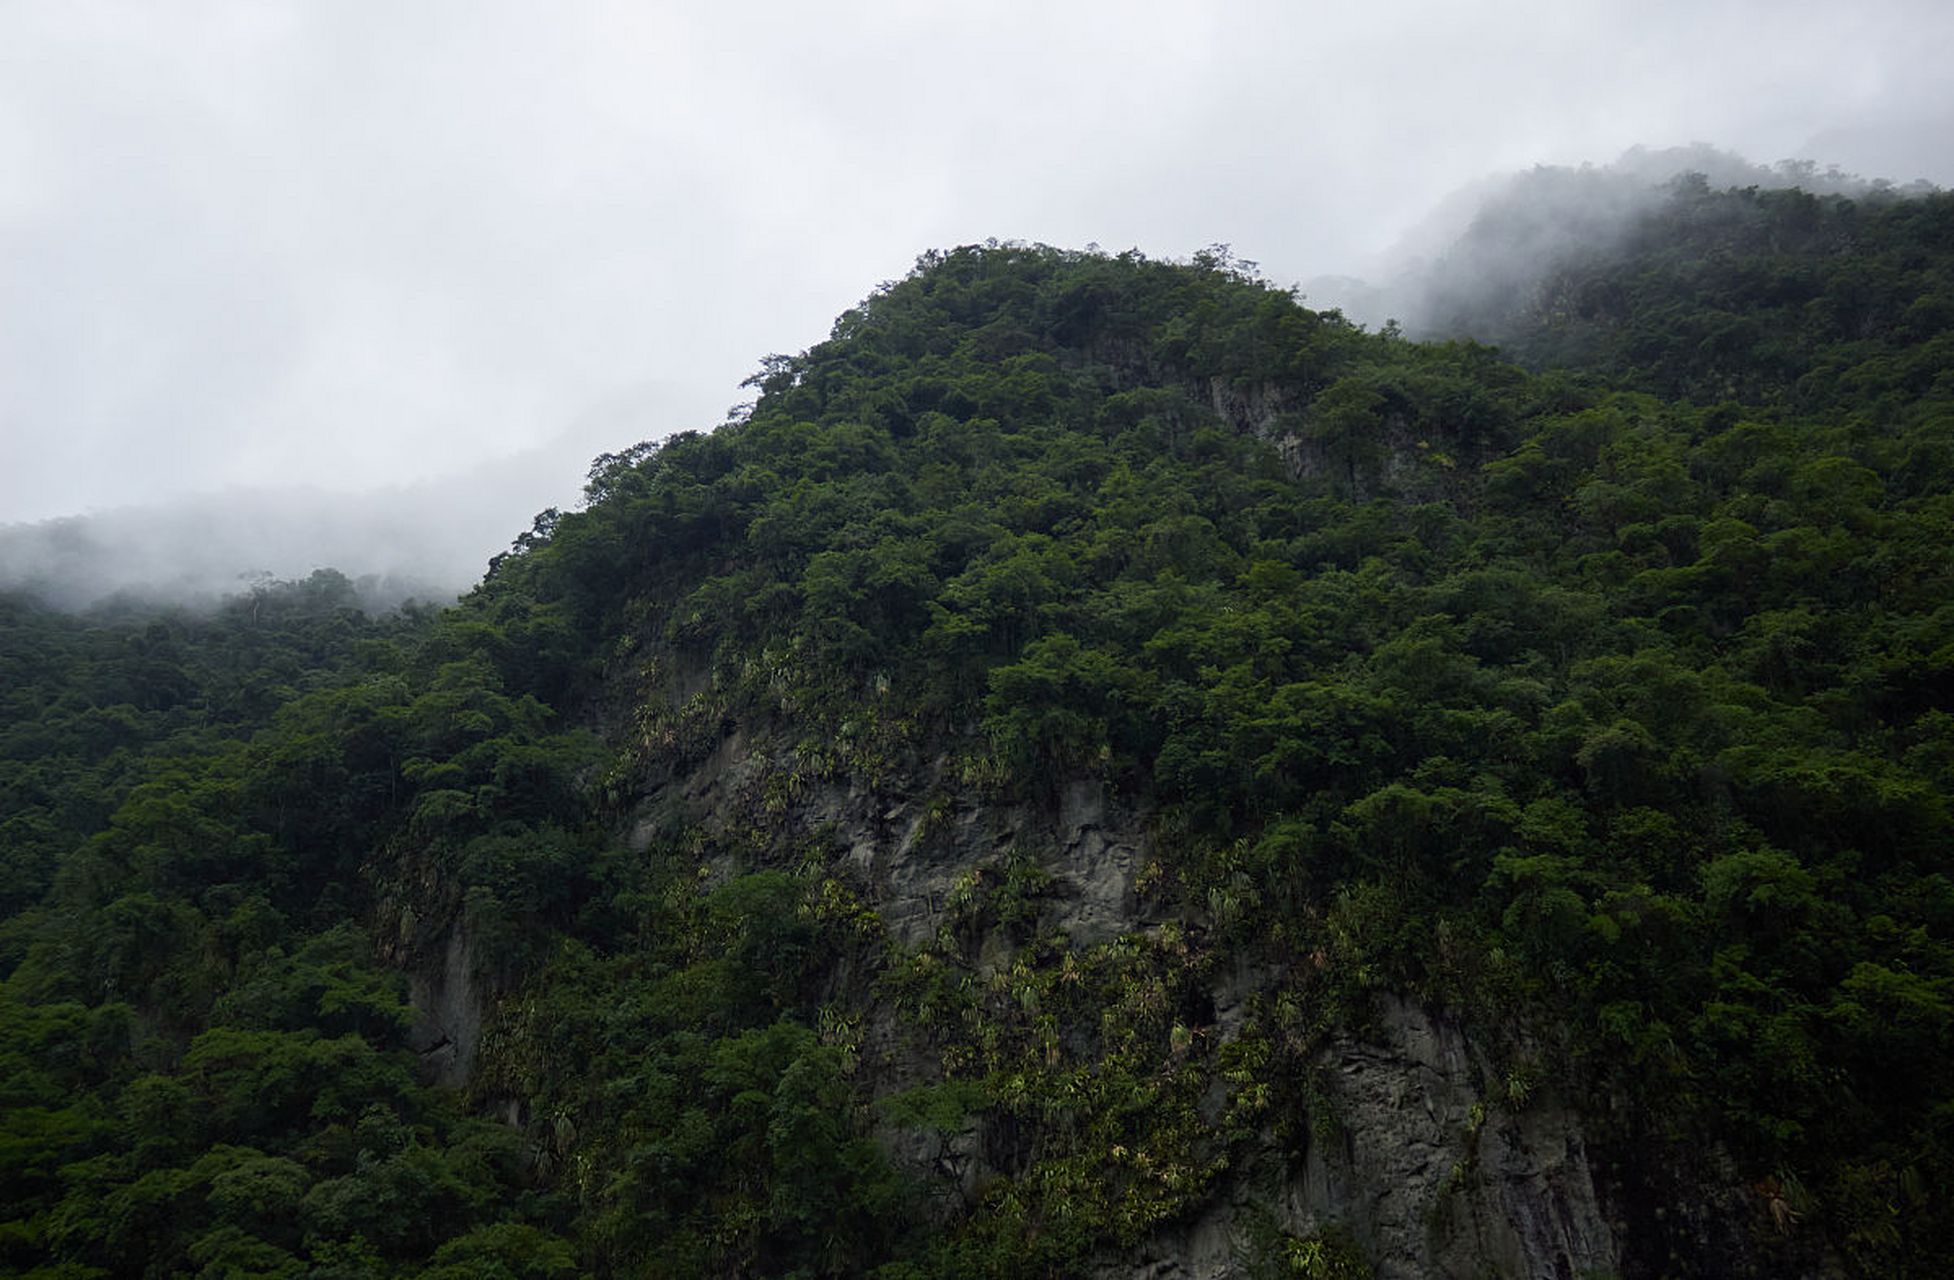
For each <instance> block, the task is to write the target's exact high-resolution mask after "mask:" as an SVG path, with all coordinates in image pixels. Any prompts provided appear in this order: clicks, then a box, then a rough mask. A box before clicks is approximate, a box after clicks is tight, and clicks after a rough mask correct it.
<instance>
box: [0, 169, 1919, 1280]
mask: <svg viewBox="0 0 1954 1280" xmlns="http://www.w3.org/2000/svg"><path fill="white" fill-rule="evenodd" d="M1951 269H1954V198H1949V197H1946V196H1940V195H1932V196H1925V197H1920V198H1915V199H1909V200H1906V201H1899V200H1890V201H1887V202H1884V203H1881V202H1871V203H1868V202H1863V201H1862V202H1859V203H1853V202H1850V201H1846V200H1844V199H1842V198H1838V197H1824V198H1818V197H1808V196H1804V195H1800V194H1797V193H1790V192H1765V191H1721V192H1718V191H1711V190H1709V189H1708V188H1707V187H1688V186H1685V187H1683V188H1681V189H1679V190H1678V191H1677V192H1676V193H1675V195H1674V198H1673V200H1672V202H1670V203H1668V204H1665V205H1663V206H1662V207H1661V209H1660V211H1659V213H1658V214H1657V215H1655V216H1654V218H1653V220H1652V221H1650V222H1649V223H1648V224H1647V226H1646V228H1645V229H1643V230H1641V231H1639V232H1638V233H1637V236H1636V238H1634V239H1633V240H1632V241H1630V242H1627V247H1625V248H1622V249H1620V250H1619V251H1613V252H1611V253H1610V254H1608V255H1606V256H1597V257H1594V258H1592V259H1587V260H1582V261H1579V262H1576V263H1573V264H1571V265H1569V266H1567V267H1566V269H1565V270H1564V271H1563V272H1562V273H1561V274H1560V275H1557V276H1556V277H1555V278H1554V279H1555V283H1554V285H1553V287H1552V288H1551V289H1549V290H1547V291H1546V292H1545V293H1542V294H1539V295H1535V296H1532V297H1523V298H1511V299H1507V300H1505V301H1496V302H1494V303H1491V304H1488V305H1489V307H1490V310H1488V311H1486V312H1485V313H1484V315H1485V316H1487V317H1490V318H1489V319H1487V320H1486V330H1485V331H1486V333H1488V334H1489V335H1491V336H1496V337H1498V338H1500V339H1501V340H1502V341H1504V342H1506V343H1508V344H1509V346H1510V349H1511V352H1512V353H1513V354H1514V355H1516V356H1518V357H1519V358H1520V359H1521V361H1522V363H1513V362H1510V361H1509V360H1508V359H1507V358H1506V356H1505V355H1504V354H1503V353H1502V351H1501V350H1498V349H1495V348H1493V347H1490V346H1486V345H1480V344H1477V343H1475V342H1472V341H1468V340H1459V341H1452V342H1445V343H1431V344H1426V343H1414V342H1410V341H1407V340H1405V339H1403V338H1402V337H1399V336H1397V335H1396V334H1395V333H1392V332H1385V333H1378V334H1373V333H1367V332H1364V331H1363V330H1361V329H1359V328H1357V327H1355V326H1353V325H1351V324H1349V323H1347V322H1345V321H1344V320H1343V319H1342V318H1341V317H1339V316H1338V315H1337V314H1336V313H1334V312H1332V313H1325V314H1319V313H1315V312H1312V311H1309V310H1306V309H1305V308H1304V307H1303V306H1301V305H1299V304H1298V303H1297V301H1296V300H1295V299H1294V298H1293V297H1292V295H1291V294H1290V293H1288V292H1286V291H1284V290H1282V289H1278V288H1274V287H1272V286H1270V285H1268V284H1267V283H1265V282H1263V281H1261V280H1259V279H1258V278H1256V277H1255V275H1254V274H1253V272H1252V271H1250V270H1249V269H1247V268H1245V267H1243V266H1242V265H1240V264H1238V263H1236V262H1234V261H1233V260H1232V259H1230V258H1229V257H1228V256H1227V255H1226V254H1225V253H1222V252H1219V251H1217V252H1213V253H1209V254H1204V255H1200V256H1198V257H1197V258H1196V259H1195V260H1194V261H1193V262H1191V263H1186V264H1175V263H1166V262H1156V261H1149V260H1146V259H1144V258H1142V257H1140V256H1138V255H1136V254H1124V255H1120V256H1117V257H1110V256H1104V255H1100V254H1097V253H1073V252H1065V251H1061V250H1055V249H1048V248H1042V247H1025V246H1019V245H991V246H987V247H972V248H964V249H958V250H955V251H953V252H949V253H944V254H932V255H929V256H927V257H925V258H924V259H923V260H922V261H921V262H919V263H918V265H917V268H916V270H915V271H914V272H913V273H912V274H911V275H910V276H908V277H907V278H905V279H903V280H901V281H899V282H896V283H893V284H890V285H887V286H884V287H883V288H882V289H880V290H878V291H877V292H876V293H875V294H874V295H873V296H871V297H870V298H869V299H868V300H867V301H866V302H864V303H863V304H862V305H861V306H860V307H858V308H857V309H855V310H853V311H850V312H848V313H847V314H846V315H844V316H843V317H841V319H840V320H839V321H838V322H837V324H836V326H835V330H834V334H833V336H832V338H831V339H830V340H829V341H827V342H825V343H822V344H820V345H819V346H817V347H815V348H813V349H812V350H810V351H808V352H806V353H804V354H801V355H798V356H794V357H770V358H769V359H768V360H767V361H766V362H765V364H764V366H763V368H762V370H761V372H760V373H759V374H758V375H756V378H755V380H754V386H755V388H756V390H757V400H756V402H755V403H754V405H753V406H752V408H751V410H750V412H749V413H748V414H747V416H745V417H744V418H743V419H742V420H738V421H734V422H729V423H727V424H726V425H724V426H721V427H720V428H718V429H717V430H714V431H711V432H708V433H688V434H682V435H678V436H674V437H672V438H670V439H668V440H666V441H664V442H663V443H661V444H657V445H640V446H637V447H634V448H630V449H626V450H624V451H622V452H620V453H618V454H614V455H606V456H605V457H603V458H600V459H599V460H598V462H597V464H596V466H595V467H594V468H593V470H592V473H591V479H590V485H589V489H588V501H587V504H586V505H585V507H584V508H583V509H581V510H578V511H574V512H566V513H558V512H554V511H551V512H546V513H544V515H543V516H541V517H539V518H538V519H537V521H536V524H535V527H534V528H533V529H532V530H531V531H530V532H528V533H526V534H524V535H523V536H522V537H521V538H519V539H517V541H516V544H515V545H514V546H513V547H512V549H511V551H510V552H509V553H508V554H507V555H505V556H502V557H499V558H498V559H497V560H496V561H495V562H494V563H493V565H492V566H491V567H490V569H489V572H488V575H487V577H486V578H485V579H484V581H483V582H482V583H481V585H480V586H479V587H478V588H477V589H476V590H475V591H474V592H473V593H472V594H470V595H469V596H468V597H466V598H465V599H464V600H463V601H462V602H461V603H460V605H458V606H457V607H455V608H452V609H449V610H446V611H444V612H440V613H438V614H436V613H432V612H423V613H408V614H405V615H400V616H396V617H391V618H386V619H373V618H368V617H366V616H364V615H362V614H360V613H359V612H358V611H356V610H353V609H351V608H348V607H346V605H347V603H348V602H347V601H346V599H345V597H344V589H345V584H344V582H343V579H335V577H334V576H332V575H320V576H315V578H313V579H312V580H310V581H308V582H305V583H300V584H290V585H285V586H281V587H277V588H267V589H265V590H262V591H260V592H258V593H257V594H256V595H254V596H253V597H251V598H249V599H243V600H238V601H235V602H233V603H232V604H231V605H230V606H229V607H228V608H227V609H226V610H224V611H223V612H221V613H220V614H217V615H215V616H211V617H204V618H194V617H189V616H179V615H162V616H145V617H134V618H117V617H114V616H100V615H98V616H91V617H85V618H79V619H78V618H72V617H66V616H63V615H59V614H55V613H52V612H49V611H47V610H45V609H42V608H40V607H38V606H36V605H34V604H33V603H31V602H29V601H25V600H14V601H9V602H8V603H7V604H6V606H5V610H4V612H0V627H4V631H3V632H0V663H4V683H0V697H4V698H5V699H6V709H7V717H6V720H5V722H4V734H5V736H4V738H0V769H3V770H4V772H0V803H4V806H5V808H4V821H5V824H6V825H5V827H4V840H5V845H4V856H5V864H4V865H5V875H6V879H5V882H4V884H0V892H3V893H4V894H5V895H6V909H7V910H8V911H9V912H12V913H13V914H12V915H11V917H10V918H9V919H8V920H7V922H6V923H5V925H4V926H3V927H0V971H3V972H4V973H5V974H6V975H7V976H6V979H5V982H4V985H0V1096H3V1097H4V1111H0V1205H4V1206H6V1207H7V1209H8V1210H9V1211H10V1216H11V1221H9V1222H8V1223H7V1224H6V1225H5V1226H4V1227H0V1267H4V1268H6V1269H8V1271H9V1272H10V1273H12V1274H23V1275H36V1276H43V1277H54V1276H62V1277H80V1276H89V1275H154V1276H170V1275H200V1276H212V1277H219V1276H286V1275H290V1276H298V1275H307V1276H346V1277H353V1276H362V1277H364V1276H376V1277H394V1276H455V1277H460V1276H491V1277H496V1276H502V1277H532V1276H536V1277H556V1276H573V1275H584V1274H589V1275H600V1276H607V1275H619V1276H625V1275H631V1276H635V1275H671V1276H686V1275H803V1276H842V1275H863V1274H873V1275H877V1276H880V1277H882V1278H883V1280H897V1278H899V1277H922V1276H966V1275H999V1276H1027V1277H1029V1276H1072V1275H1089V1274H1104V1275H1125V1274H1145V1275H1150V1276H1155V1277H1170V1276H1212V1277H1219V1276H1228V1275H1239V1276H1277V1275H1287V1276H1312V1277H1352V1276H1366V1275H1375V1276H1379V1277H1399V1276H1417V1275H1448V1276H1459V1277H1466V1276H1478V1275H1485V1274H1500V1275H1565V1276H1574V1275H1621V1276H1626V1277H1645V1276H1646V1277H1653V1276H1682V1275H1699V1276H1730V1275H1746V1274H1748V1275H1773V1276H1783V1275H1855V1276H1860V1275H1863V1276H1890V1275H1918V1276H1929V1275H1941V1274H1945V1273H1947V1271H1948V1270H1949V1268H1950V1267H1954V1204H1951V1203H1950V1199H1949V1190H1948V1188H1949V1186H1950V1184H1951V1183H1954V1074H1951V1073H1950V1072H1948V1070H1947V1069H1946V1062H1947V1060H1948V1058H1949V1055H1950V1052H1951V1051H1954V878H1951V877H1950V866H1949V863H1950V854H1954V838H1951V837H1954V816H1951V815H1950V813H1949V801H1948V796H1949V794H1950V792H1954V591H1951V590H1950V589H1951V588H1954V581H1951V580H1950V579H1951V578H1954V560H1951V559H1950V556H1949V552H1948V548H1949V546H1950V544H1954V383H1950V381H1949V377H1948V375H1947V374H1946V373H1945V372H1944V370H1945V369H1946V368H1947V367H1948V362H1947V361H1946V359H1945V358H1944V356H1945V352H1946V350H1947V344H1948V342H1949V340H1950V339H1949V328H1950V325H1954V276H1951V275H1950V270H1951ZM1523 366H1524V367H1523ZM1529 370H1531V371H1529Z"/></svg>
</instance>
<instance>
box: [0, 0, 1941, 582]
mask: <svg viewBox="0 0 1954 1280" xmlns="http://www.w3.org/2000/svg"><path fill="white" fill-rule="evenodd" d="M1951 63H1954V4H1949V3H1947V0H1918V2H1913V3H1907V2H1901V0H1886V2H1882V0H1856V2H1855V3H1850V4H1841V3H1838V0H1826V2H1824V3H1803V2H1801V0H1770V2H1768V3H1767V2H1756V3H1739V2H1736V0H1725V2H1721V3H1720V2H1718V0H1675V2H1668V0H1620V2H1613V0H1607V2H1596V3H1582V2H1581V0H1509V2H1505V3H1496V2H1492V0H1486V2H1482V3H1465V2H1455V3H1438V2H1426V3H1408V2H1406V3H1392V2H1390V0H1376V2H1375V3H1372V4H1369V5H1365V6H1357V5H1351V4H1329V3H1308V2H1306V0H1288V2H1286V3H1251V2H1238V3H1217V2H1214V0H1210V2H1208V3H1201V4H1166V3H1147V2H1145V0H1116V2H1110V3H1066V2H1065V0H1036V2H1035V3H1019V2H1017V0H987V2H986V3H983V4H974V3H960V4H956V5H931V4H926V3H922V2H921V0H892V2H890V3H875V4H868V3H822V4H816V3H805V2H802V3H766V4H762V3H752V4H741V3H733V2H731V0H715V2H713V3H702V4H690V3H687V4H675V3H667V4H660V3H655V2H652V0H639V2H638V3H615V4H606V3H568V2H565V3H548V4H545V3H540V2H538V3H534V4H496V3H484V2H483V0H466V2H465V3H412V2H407V0H387V2H386V3H354V2H351V0H314V2H312V3H306V4H288V3H276V2H274V0H249V2H245V3H237V4H197V3H191V2H189V0H169V2H167V3H158V2H157V0H137V2H134V3H126V4H107V3H88V2H86V0H47V2H46V3H30V2H26V0H0V522H5V521H24V520H38V519H42V518H46V517H50V516H56V515H63V514H67V513H73V512H81V511H86V510H92V509H102V508H108V507H113V506H118V505H123V504H130V503H138V502H148V501H153V500H157V499H160V498H167V497H171V496H175V495H181V494H184V493H187V492H199V491H209V490H219V489H223V488H226V487H235V486H254V485H279V486H283V485H293V484H304V485H312V486H320V487H326V488H346V489H357V488H361V487H369V486H374V485H380V484H387V483H405V482H411V481H414V480H424V479H428V478H431V477H437V476H441V475H444V474H449V473H453V472H455V471H458V470H463V469H466V468H468V467H469V466H471V465H474V464H478V463H482V462H485V461H489V460H501V461H503V462H504V463H506V462H507V461H508V459H510V458H511V457H512V456H515V455H521V454H524V453H525V452H526V451H533V455H532V456H533V459H534V464H533V466H531V467H528V468H526V469H523V473H524V474H525V475H528V476H531V477H533V485H534V498H533V501H532V500H530V498H528V497H527V496H524V495H522V494H516V495H514V496H506V495H500V494H499V491H498V496H497V497H496V498H495V499H494V500H495V501H498V502H507V503H510V504H512V506H513V508H514V510H512V511H511V514H510V516H509V517H508V523H509V529H508V532H509V534H511V535H512V534H513V533H515V532H517V531H519V530H520V528H521V527H523V526H524V525H526V523H527V514H528V513H529V512H530V511H533V510H534V509H536V508H538V507H541V506H543V505H545V504H547V503H552V502H559V501H562V500H563V499H564V498H565V497H566V496H568V495H570V494H573V493H574V492H575V486H576V482H577V480H578V479H579V478H580V476H581V472H582V466H583V463H584V462H585V461H587V460H588V458H589V456H590V455H591V454H593V453H595V452H597V451H599V450H602V449H608V448H615V447H619V446H621V445H624V444H628V443H630V442H632V441H634V440H636V439H640V438H644V437H648V436H653V435H659V434H663V433H665V432H666V431H670V430H674V429H681V428H688V427H710V426H712V425H714V424H716V423H717V422H718V421H719V420H720V418H721V416H722V414H723V412H724V410H725V409H726V408H727V407H728V406H729V405H731V404H733V403H734V402H736V401H738V400H740V399H741V398H742V397H743V396H744V395H745V393H744V392H742V391H740V390H739V388H738V383H739V381H740V379H741V378H742V377H744V376H745V375H746V374H748V373H750V372H751V371H753V370H754V369H755V368H756V367H757V364H758V361H759V358H760V357H761V356H762V355H764V354H766V353H768V352H771V351H789V352H791V351H798V350H800V349H802V348H805V347H806V346H808V345H809V344H811V343H813V342H816V341H819V340H820V339H821V338H822V337H824V336H825V335H826V333H827V330H828V326H829V324H830V322H831V321H832V319H833V317H834V316H835V314H836V313H837V312H839V311H840V310H842V309H844V308H845V307H847V306H849V305H851V304H852V303H854V302H855V301H857V300H859V299H860V298H861V297H862V296H863V295H864V294H865V293H866V292H867V291H868V290H870V289H871V288H873V287H874V286H875V285H876V284H877V283H878V282H879V281H882V280H885V279H889V278H891V277H894V276H898V275H900V274H902V273H903V272H904V271H906V270H907V269H908V267H909V265H910V264H911V262H912V261H913V260H914V258H915V256H916V254H917V253H919V252H920V251H922V250H924V249H926V248H930V247H933V246H949V245H954V244H959V243H967V242H970V241H973V240H981V239H984V238H986V237H990V236H996V237H999V238H1020V239H1027V240H1039V241H1046V242H1049V243H1055V244H1063V245H1070V246H1079V245H1084V244H1086V243H1087V242H1097V243H1099V244H1101V245H1103V246H1105V247H1107V248H1109V249H1120V248H1126V247H1129V246H1136V247H1138V248H1140V249H1142V250H1143V251H1145V252H1147V253H1149V254H1155V255H1167V256H1184V255H1186V254H1188V253H1190V252H1192V251H1193V250H1195V249H1198V248H1200V247H1202V246H1204V245H1206V244H1209V243H1212V242H1217V241H1220V242H1227V243H1230V244H1232V245H1233V246H1234V248H1235V250H1236V251H1237V252H1238V253H1239V254H1241V255H1242V256H1244V257H1247V258H1252V259H1255V260H1257V261H1259V262H1260V263H1261V264H1262V267H1263V269H1264V271H1265V273H1267V274H1268V275H1270V276H1272V277H1274V278H1276V279H1278V280H1282V281H1284V282H1289V281H1296V280H1302V279H1306V278H1308V277H1309V276H1311V275H1313V274H1317V273H1320V272H1332V271H1361V270H1362V268H1363V265H1364V263H1365V262H1366V261H1367V260H1368V258H1369V257H1370V256H1371V255H1374V254H1375V253H1376V252H1378V251H1379V250H1382V249H1384V248H1386V247H1387V246H1388V245H1390V244H1391V242H1392V241H1393V240H1394V239H1395V238H1396V237H1397V236H1398V235H1399V234H1400V233H1402V232H1403V231H1404V230H1406V229H1407V228H1408V227H1409V226H1411V225H1412V224H1414V223H1416V222H1417V221H1419V219H1420V218H1421V217H1422V216H1423V215H1424V214H1426V213H1427V212H1428V211H1429V209H1430V208H1431V207H1432V206H1433V205H1434V204H1435V203H1436V202H1437V201H1438V200H1439V199H1440V198H1441V197H1442V196H1444V195H1445V194H1446V193H1447V192H1449V191H1451V190H1453V189H1455V188H1457V187H1459V186H1461V185H1462V184H1464V183H1466V182H1468V181H1470V180H1472V179H1474V178H1477V177H1479V176H1481V175H1484V174H1486V173H1488V172H1490V171H1497V170H1504V169H1513V168H1517V167H1523V166H1527V165H1531V164H1535V163H1578V162H1580V161H1583V160H1596V161H1605V160H1609V159H1612V158H1614V157H1615V156H1616V155H1618V154H1619V153H1620V152H1621V151H1622V150H1623V149H1625V148H1627V147H1629V146H1631V145H1634V144H1637V143H1642V144H1648V145H1651V146H1668V145H1674V144H1680V143H1685V142H1690V141H1694V140H1701V141H1706V142H1711V143H1714V144H1716V145H1719V146H1723V147H1728V148H1731V149H1733V150H1736V151H1738V152H1741V153H1743V154H1744V155H1746V156H1748V157H1750V158H1752V159H1754V160H1760V161H1767V162H1768V161H1773V160H1777V159H1781V158H1786V157H1792V156H1799V157H1809V158H1812V159H1816V160H1818V161H1820V162H1821V163H1836V164H1838V165H1840V166H1842V167H1844V168H1846V169H1848V170H1854V171H1857V172H1861V173H1864V174H1866V175H1867V176H1887V177H1891V178H1894V179H1897V180H1900V181H1906V180H1909V179H1913V178H1922V177H1924V178H1927V179H1929V180H1932V181H1935V182H1937V183H1940V184H1942V185H1949V184H1954V76H1951V75H1950V74H1949V70H1948V68H1949V66H1950V64H1951ZM486 500H487V499H486V498H485V501H486ZM497 519H498V520H499V519H501V517H500V516H498V517H497ZM504 540H506V539H504ZM493 549H494V548H493V547H490V548H487V550H488V551H492V550H493ZM484 554H486V551H485V553H484Z"/></svg>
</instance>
